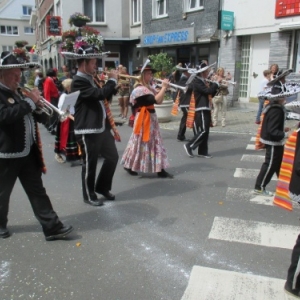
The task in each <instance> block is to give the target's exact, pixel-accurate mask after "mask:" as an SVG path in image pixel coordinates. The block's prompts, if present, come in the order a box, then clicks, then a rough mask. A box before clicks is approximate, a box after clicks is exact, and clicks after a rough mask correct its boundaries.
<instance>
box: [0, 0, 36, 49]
mask: <svg viewBox="0 0 300 300" xmlns="http://www.w3.org/2000/svg"><path fill="white" fill-rule="evenodd" d="M25 3H26V4H25ZM34 5H35V3H34V0H27V1H21V0H3V1H0V35H1V38H0V49H1V52H2V51H12V50H13V49H14V48H15V42H16V41H23V40H25V41H27V42H28V45H27V46H26V48H27V49H28V50H30V49H31V48H32V46H33V45H34V44H35V34H34V30H33V28H32V27H31V25H30V23H29V20H30V15H31V11H32V9H33V8H34Z"/></svg>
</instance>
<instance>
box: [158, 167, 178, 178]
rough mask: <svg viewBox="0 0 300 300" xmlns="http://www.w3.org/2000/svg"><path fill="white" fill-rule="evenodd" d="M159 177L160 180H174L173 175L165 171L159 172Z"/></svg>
mask: <svg viewBox="0 0 300 300" xmlns="http://www.w3.org/2000/svg"><path fill="white" fill-rule="evenodd" d="M157 176H158V177H160V178H174V176H173V175H172V174H170V173H168V172H166V171H165V170H164V169H162V170H161V172H157Z"/></svg>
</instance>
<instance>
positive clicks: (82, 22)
mask: <svg viewBox="0 0 300 300" xmlns="http://www.w3.org/2000/svg"><path fill="white" fill-rule="evenodd" d="M86 23H87V21H85V20H80V19H78V20H74V21H73V25H74V26H76V27H82V26H85V25H86Z"/></svg>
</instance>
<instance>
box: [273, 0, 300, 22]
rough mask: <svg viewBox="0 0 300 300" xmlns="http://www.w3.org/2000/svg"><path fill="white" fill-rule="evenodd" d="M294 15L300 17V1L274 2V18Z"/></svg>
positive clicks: (279, 0)
mask: <svg viewBox="0 0 300 300" xmlns="http://www.w3.org/2000/svg"><path fill="white" fill-rule="evenodd" d="M296 15H300V0H292V1H291V0H276V9H275V17H276V18H282V17H289V16H296Z"/></svg>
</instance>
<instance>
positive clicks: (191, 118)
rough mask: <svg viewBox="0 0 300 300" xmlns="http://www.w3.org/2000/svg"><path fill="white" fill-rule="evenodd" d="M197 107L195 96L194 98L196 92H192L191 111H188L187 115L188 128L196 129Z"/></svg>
mask: <svg viewBox="0 0 300 300" xmlns="http://www.w3.org/2000/svg"><path fill="white" fill-rule="evenodd" d="M195 106H196V104H195V96H194V92H192V95H191V101H190V106H189V111H188V115H187V118H186V127H187V128H193V127H194V120H195Z"/></svg>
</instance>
